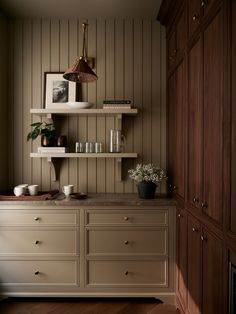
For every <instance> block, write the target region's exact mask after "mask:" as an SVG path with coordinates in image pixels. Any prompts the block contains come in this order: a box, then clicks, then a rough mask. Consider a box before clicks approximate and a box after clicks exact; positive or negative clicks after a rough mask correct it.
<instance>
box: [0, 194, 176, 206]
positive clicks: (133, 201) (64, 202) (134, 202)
mask: <svg viewBox="0 0 236 314" xmlns="http://www.w3.org/2000/svg"><path fill="white" fill-rule="evenodd" d="M5 205H21V206H25V207H27V206H45V207H47V206H66V207H67V206H72V207H75V206H76V207H78V206H175V205H176V201H175V200H174V199H173V198H167V197H166V196H164V195H162V196H157V197H156V198H155V199H148V200H145V199H140V198H139V197H138V195H137V194H136V193H133V194H131V193H130V194H89V195H88V197H87V198H86V199H83V200H77V199H66V198H65V197H64V194H58V195H57V196H56V197H54V199H53V200H48V201H0V209H1V208H2V207H5Z"/></svg>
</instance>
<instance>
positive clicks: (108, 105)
mask: <svg viewBox="0 0 236 314" xmlns="http://www.w3.org/2000/svg"><path fill="white" fill-rule="evenodd" d="M103 108H116V109H117V108H118V109H120V108H122V109H130V108H131V105H128V104H104V105H103Z"/></svg>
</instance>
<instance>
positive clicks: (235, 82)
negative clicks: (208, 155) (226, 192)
mask: <svg viewBox="0 0 236 314" xmlns="http://www.w3.org/2000/svg"><path fill="white" fill-rule="evenodd" d="M231 2H232V4H231V5H232V28H231V29H232V35H231V38H232V46H231V53H232V67H231V69H232V70H231V71H232V74H231V75H232V86H236V1H231ZM231 93H232V104H231V117H232V118H231V119H232V120H231V121H232V126H231V220H230V221H231V222H230V224H231V226H230V229H231V231H232V232H233V233H235V234H236V176H235V175H234V174H235V173H236V163H235V160H236V88H232V90H231Z"/></svg>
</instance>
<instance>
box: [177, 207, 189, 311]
mask: <svg viewBox="0 0 236 314" xmlns="http://www.w3.org/2000/svg"><path fill="white" fill-rule="evenodd" d="M176 212H177V218H176V221H177V229H176V247H177V250H176V251H177V252H176V253H177V254H176V293H177V295H178V299H179V301H180V303H181V307H182V308H183V309H185V305H186V300H187V212H186V210H184V209H183V208H178V209H177V211H176Z"/></svg>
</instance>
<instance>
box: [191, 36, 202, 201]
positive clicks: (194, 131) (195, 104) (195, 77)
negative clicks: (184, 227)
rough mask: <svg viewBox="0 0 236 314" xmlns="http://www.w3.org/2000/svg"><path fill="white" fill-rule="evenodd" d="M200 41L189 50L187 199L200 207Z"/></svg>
mask: <svg viewBox="0 0 236 314" xmlns="http://www.w3.org/2000/svg"><path fill="white" fill-rule="evenodd" d="M201 94H202V42H201V40H200V39H199V40H198V41H197V43H196V44H195V45H194V46H193V48H192V49H191V50H190V52H189V100H188V192H187V198H188V201H189V202H190V203H192V204H194V205H195V206H197V207H200V200H201V185H202V184H201V182H202V174H201V169H202V161H201V160H202V148H201V147H202V131H201V130H202V96H201Z"/></svg>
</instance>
